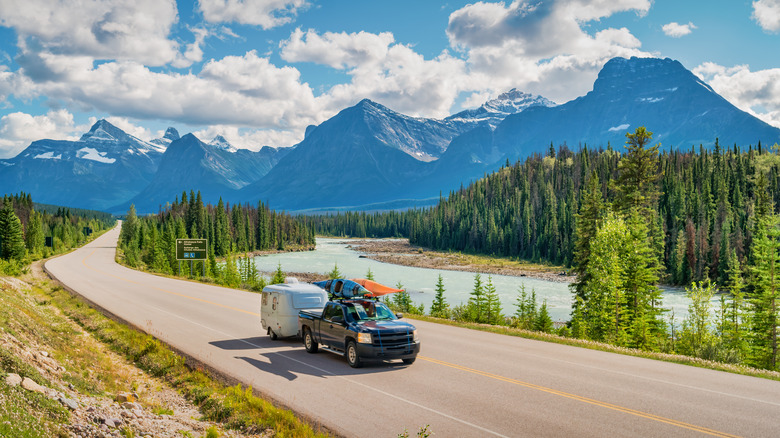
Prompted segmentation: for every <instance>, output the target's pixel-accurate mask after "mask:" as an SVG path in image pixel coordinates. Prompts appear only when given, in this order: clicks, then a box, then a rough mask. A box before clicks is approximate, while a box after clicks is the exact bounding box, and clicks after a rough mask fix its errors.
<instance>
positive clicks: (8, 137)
mask: <svg viewBox="0 0 780 438" xmlns="http://www.w3.org/2000/svg"><path fill="white" fill-rule="evenodd" d="M73 131H74V126H73V114H71V113H69V112H68V111H66V110H64V109H61V110H56V111H55V110H52V111H49V112H48V113H47V114H46V115H42V116H33V115H30V114H26V113H22V112H15V113H10V114H6V115H4V116H3V117H2V118H0V156H2V157H3V158H10V157H14V156H16V155H17V154H18V153H19V152H21V151H22V150H24V148H26V147H27V146H29V145H30V143H32V142H33V141H35V140H40V139H44V138H48V139H52V140H76V139H77V138H78V137H75V136H74V135H73Z"/></svg>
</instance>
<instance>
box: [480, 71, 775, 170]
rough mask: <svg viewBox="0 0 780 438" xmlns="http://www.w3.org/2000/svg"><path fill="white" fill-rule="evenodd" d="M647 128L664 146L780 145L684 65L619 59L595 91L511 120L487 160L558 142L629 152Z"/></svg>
mask: <svg viewBox="0 0 780 438" xmlns="http://www.w3.org/2000/svg"><path fill="white" fill-rule="evenodd" d="M639 126H645V127H646V128H647V129H648V130H649V131H651V132H653V144H655V143H658V142H660V143H661V145H662V148H663V149H670V148H675V149H685V150H687V149H690V148H691V147H692V146H695V147H698V146H699V145H704V146H706V147H710V146H712V145H713V144H714V142H715V139H716V138H717V139H719V141H720V143H721V144H724V145H732V144H738V145H740V146H744V147H747V146H748V145H751V144H752V145H756V144H757V143H758V141H759V140H760V141H762V142H764V143H766V144H773V143H775V142H778V141H780V129H778V128H775V127H773V126H770V125H768V124H767V123H765V122H763V121H761V120H759V119H758V118H756V117H754V116H752V115H750V114H748V113H746V112H744V111H742V110H740V109H738V108H737V107H735V106H734V105H732V104H731V103H729V102H728V101H727V100H726V99H724V98H723V97H721V96H720V95H718V94H717V93H716V92H715V91H714V90H713V89H712V88H711V87H710V86H709V85H707V84H706V83H704V82H703V81H702V80H701V79H699V78H698V77H697V76H696V75H694V74H693V73H691V72H690V71H689V70H687V69H685V67H683V65H682V64H680V62H678V61H674V60H671V59H668V58H667V59H657V58H631V59H625V58H614V59H612V60H610V61H608V62H607V63H606V64H605V65H604V67H603V68H602V70H601V72H599V75H598V79H597V80H596V82H595V83H594V84H593V90H592V91H590V92H589V93H587V94H586V95H585V96H582V97H579V98H577V99H574V100H572V101H570V102H567V103H565V104H563V105H559V106H556V107H544V106H535V107H531V108H528V109H527V110H525V111H523V112H521V113H519V114H514V115H510V116H508V117H506V119H504V121H503V122H502V123H501V124H500V125H499V126H498V127H497V128H496V130H495V132H494V134H493V142H492V145H491V147H490V151H491V153H492V157H488V156H487V155H484V154H483V155H482V156H481V157H480V158H481V161H483V162H485V163H494V164H495V163H497V162H503V160H505V159H507V158H509V159H510V160H515V159H518V158H523V157H526V156H528V155H530V154H532V153H534V152H545V151H547V150H549V147H550V143H552V144H554V145H556V146H557V145H560V144H564V143H565V144H568V145H569V146H570V147H573V148H577V147H578V146H579V145H583V144H588V145H591V146H595V147H606V146H607V144H608V143H609V144H611V145H612V146H613V147H614V148H615V149H616V150H622V149H623V148H622V146H623V145H624V144H625V140H626V137H625V134H626V132H633V131H634V130H636V128H638V127H639Z"/></svg>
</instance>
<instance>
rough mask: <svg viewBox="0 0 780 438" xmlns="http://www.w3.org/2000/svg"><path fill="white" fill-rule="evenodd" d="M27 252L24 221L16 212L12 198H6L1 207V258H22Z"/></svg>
mask: <svg viewBox="0 0 780 438" xmlns="http://www.w3.org/2000/svg"><path fill="white" fill-rule="evenodd" d="M25 253H26V250H25V246H24V234H23V233H22V222H21V221H20V220H19V217H18V216H17V215H16V213H14V208H13V205H12V201H11V199H10V198H6V199H5V202H3V208H2V209H0V258H2V259H5V260H22V259H24V256H25V255H26V254H25Z"/></svg>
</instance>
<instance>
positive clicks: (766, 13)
mask: <svg viewBox="0 0 780 438" xmlns="http://www.w3.org/2000/svg"><path fill="white" fill-rule="evenodd" d="M752 18H753V19H754V20H756V21H757V22H758V25H759V26H761V28H762V29H764V30H765V31H767V32H778V31H780V0H757V1H754V2H753V15H752Z"/></svg>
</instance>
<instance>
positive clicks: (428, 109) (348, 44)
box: [281, 30, 467, 117]
mask: <svg viewBox="0 0 780 438" xmlns="http://www.w3.org/2000/svg"><path fill="white" fill-rule="evenodd" d="M393 41H394V37H393V35H392V34H390V33H381V34H371V33H368V32H358V33H325V34H323V35H319V34H317V33H316V32H315V31H312V30H309V31H307V32H306V33H304V32H302V31H301V30H295V31H294V32H293V33H292V35H291V36H290V38H289V39H288V40H286V41H284V42H282V44H281V47H282V57H283V58H284V59H285V60H287V61H289V62H316V63H319V64H324V65H328V66H331V67H333V68H336V69H340V70H345V71H346V73H347V74H348V75H350V76H351V81H350V82H349V83H343V84H338V85H335V86H333V87H331V88H330V89H329V90H327V91H326V92H325V93H324V94H323V95H322V96H320V97H319V98H318V99H319V100H320V102H321V107H322V108H323V110H324V111H326V112H328V113H330V114H335V112H336V111H338V110H340V109H342V108H344V107H346V106H349V105H354V104H355V103H357V102H358V101H359V100H361V99H363V98H369V99H372V100H375V101H378V102H380V103H382V104H384V105H387V106H388V107H390V108H392V109H393V110H396V111H399V112H402V113H405V114H410V115H425V116H429V117H431V116H432V117H444V116H447V115H449V113H450V110H451V107H452V105H453V103H454V101H455V98H456V97H457V96H458V93H460V91H461V90H463V89H464V82H465V81H466V80H467V78H466V74H465V62H464V61H463V60H461V59H458V58H455V57H453V56H451V55H450V54H448V53H447V52H443V53H442V54H440V55H439V56H437V57H435V58H433V59H425V58H424V57H423V56H422V55H420V54H419V53H417V52H415V51H414V50H413V49H412V48H410V47H408V46H405V45H402V44H393Z"/></svg>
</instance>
